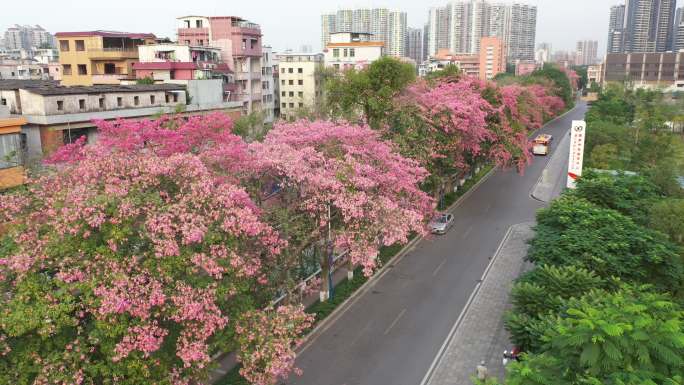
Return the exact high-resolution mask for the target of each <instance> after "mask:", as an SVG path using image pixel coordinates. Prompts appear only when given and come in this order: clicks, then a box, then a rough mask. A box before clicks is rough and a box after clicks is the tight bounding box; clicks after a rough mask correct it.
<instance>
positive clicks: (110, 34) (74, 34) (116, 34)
mask: <svg viewBox="0 0 684 385" xmlns="http://www.w3.org/2000/svg"><path fill="white" fill-rule="evenodd" d="M81 36H100V37H118V38H124V39H125V38H129V39H156V38H157V37H156V36H154V34H151V33H131V32H118V31H85V32H57V33H56V34H55V37H81Z"/></svg>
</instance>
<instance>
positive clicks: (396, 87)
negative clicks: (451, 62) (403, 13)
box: [326, 57, 416, 129]
mask: <svg viewBox="0 0 684 385" xmlns="http://www.w3.org/2000/svg"><path fill="white" fill-rule="evenodd" d="M415 77H416V70H415V67H414V66H413V65H411V64H408V63H403V62H401V61H399V60H398V59H395V58H391V57H384V58H382V59H379V60H376V61H374V62H373V63H371V65H370V66H368V67H367V68H365V69H363V70H348V71H345V72H343V73H342V74H341V75H340V76H337V77H333V78H331V79H330V80H329V81H328V82H327V84H326V94H327V100H328V105H329V109H330V113H331V115H332V117H333V118H340V117H341V118H345V119H347V120H351V121H354V120H358V119H359V118H362V119H364V120H365V121H366V122H367V123H368V124H369V125H370V126H371V127H372V128H374V129H378V128H380V127H381V126H382V124H383V123H385V122H386V119H387V117H388V115H389V114H390V112H391V111H392V110H393V101H394V98H395V97H396V96H397V95H398V94H399V93H400V92H401V91H402V90H403V89H404V88H405V87H406V86H407V85H408V84H409V83H411V82H412V81H413V80H414V79H415Z"/></svg>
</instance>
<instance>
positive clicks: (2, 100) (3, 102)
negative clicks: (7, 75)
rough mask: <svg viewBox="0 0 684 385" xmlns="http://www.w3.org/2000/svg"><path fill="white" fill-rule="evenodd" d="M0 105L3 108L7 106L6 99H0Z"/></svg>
mask: <svg viewBox="0 0 684 385" xmlns="http://www.w3.org/2000/svg"><path fill="white" fill-rule="evenodd" d="M0 104H1V105H3V106H6V105H7V99H5V98H2V99H0Z"/></svg>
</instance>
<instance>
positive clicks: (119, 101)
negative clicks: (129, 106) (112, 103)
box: [116, 96, 123, 107]
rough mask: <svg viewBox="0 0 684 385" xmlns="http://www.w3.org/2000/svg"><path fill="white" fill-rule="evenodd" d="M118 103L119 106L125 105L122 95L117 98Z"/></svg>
mask: <svg viewBox="0 0 684 385" xmlns="http://www.w3.org/2000/svg"><path fill="white" fill-rule="evenodd" d="M116 105H117V106H118V107H123V98H122V97H121V96H119V97H118V98H116Z"/></svg>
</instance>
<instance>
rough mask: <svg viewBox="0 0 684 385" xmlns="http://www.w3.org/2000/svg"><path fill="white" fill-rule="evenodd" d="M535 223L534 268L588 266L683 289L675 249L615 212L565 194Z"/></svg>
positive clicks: (599, 271)
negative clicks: (545, 266) (546, 265)
mask: <svg viewBox="0 0 684 385" xmlns="http://www.w3.org/2000/svg"><path fill="white" fill-rule="evenodd" d="M537 222H538V225H537V226H536V231H537V235H536V236H535V238H534V239H532V241H531V242H530V250H529V254H528V256H527V258H528V259H529V260H530V261H532V262H534V263H536V264H550V265H555V266H569V265H574V266H579V267H584V268H586V269H588V270H591V271H593V272H595V273H596V274H597V275H598V276H600V277H606V278H607V277H611V276H614V277H618V278H621V279H623V280H625V281H628V282H636V283H652V284H654V285H656V286H657V287H658V288H660V289H662V290H670V291H672V292H674V293H676V292H678V291H679V290H680V288H681V286H682V279H683V278H684V270H683V267H682V258H681V255H680V254H679V250H678V248H677V247H676V245H674V244H673V243H671V242H670V241H669V240H668V239H667V237H666V236H665V235H664V234H662V233H660V232H658V231H654V230H650V229H648V228H645V227H643V226H640V225H638V224H636V223H634V221H633V220H632V219H630V218H629V217H627V216H624V215H622V214H620V213H619V212H617V211H615V210H611V209H606V208H602V207H599V206H596V205H594V204H592V203H591V202H589V201H587V200H585V199H581V198H578V197H575V196H564V197H561V198H560V199H558V200H556V201H554V202H553V203H552V204H551V205H550V207H548V208H546V209H543V210H540V211H539V213H538V214H537Z"/></svg>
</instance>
